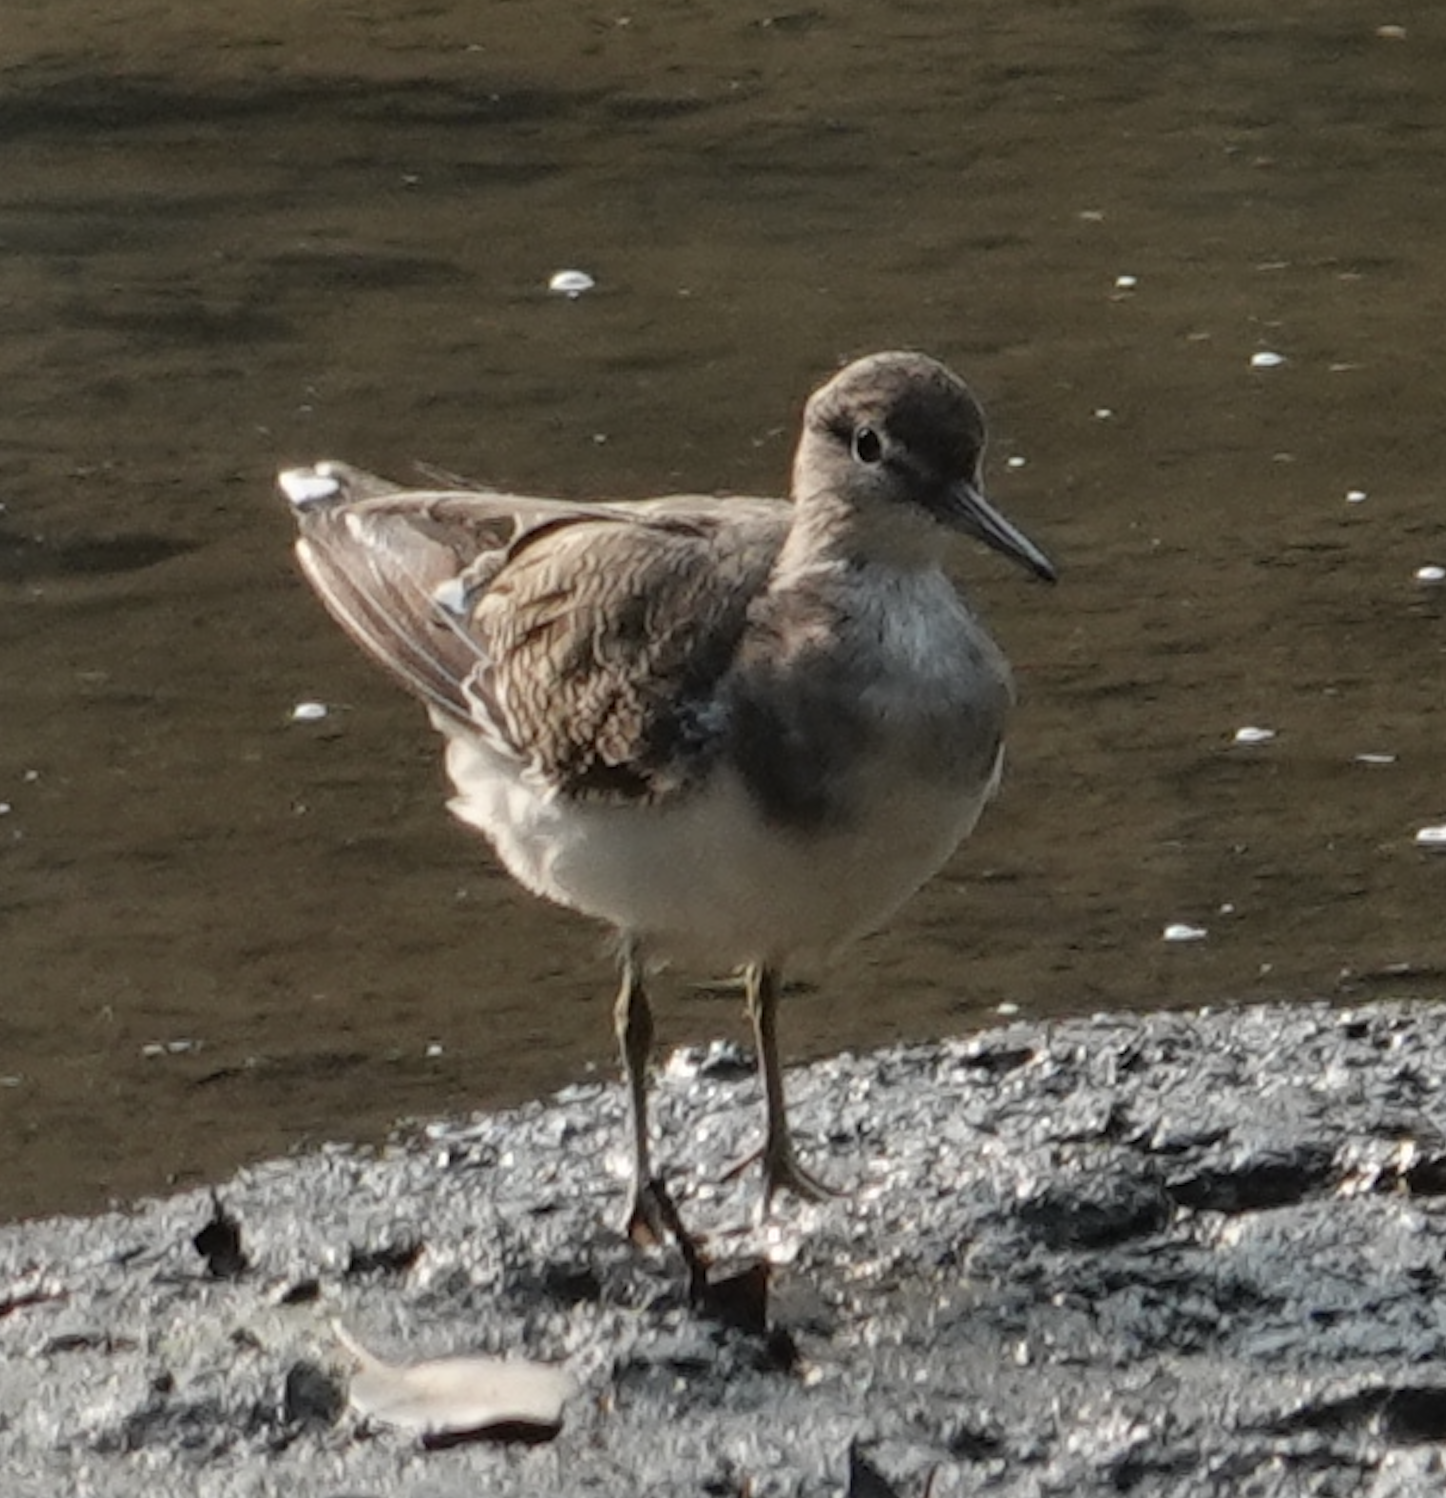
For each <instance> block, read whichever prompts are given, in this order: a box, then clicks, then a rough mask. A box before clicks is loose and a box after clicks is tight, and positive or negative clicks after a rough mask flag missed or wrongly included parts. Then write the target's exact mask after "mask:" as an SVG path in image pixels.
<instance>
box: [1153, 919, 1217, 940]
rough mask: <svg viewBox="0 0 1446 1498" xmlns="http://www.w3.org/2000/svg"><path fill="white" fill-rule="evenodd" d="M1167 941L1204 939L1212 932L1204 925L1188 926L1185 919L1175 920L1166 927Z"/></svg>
mask: <svg viewBox="0 0 1446 1498" xmlns="http://www.w3.org/2000/svg"><path fill="white" fill-rule="evenodd" d="M1163 935H1164V938H1165V940H1166V941H1204V940H1205V938H1206V937H1207V936H1209V935H1210V933H1209V932H1208V931H1207V930H1206V929H1205V928H1204V927H1203V926H1187V925H1186V924H1185V923H1184V922H1183V921H1174V922H1172V923H1171V924H1170V925H1168V926H1166V927H1165V930H1164V933H1163Z"/></svg>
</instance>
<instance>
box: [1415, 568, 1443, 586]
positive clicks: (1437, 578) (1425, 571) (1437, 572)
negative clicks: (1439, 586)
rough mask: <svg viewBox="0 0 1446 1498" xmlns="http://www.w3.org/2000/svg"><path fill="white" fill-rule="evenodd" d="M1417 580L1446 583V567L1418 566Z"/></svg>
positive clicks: (1419, 581)
mask: <svg viewBox="0 0 1446 1498" xmlns="http://www.w3.org/2000/svg"><path fill="white" fill-rule="evenodd" d="M1416 581H1417V582H1418V583H1446V567H1418V568H1417V569H1416Z"/></svg>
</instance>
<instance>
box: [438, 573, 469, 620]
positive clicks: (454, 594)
mask: <svg viewBox="0 0 1446 1498" xmlns="http://www.w3.org/2000/svg"><path fill="white" fill-rule="evenodd" d="M432 600H433V602H435V603H436V605H437V607H438V608H439V609H442V610H444V611H445V612H446V613H448V614H451V616H452V617H453V618H454V619H465V618H466V617H467V614H468V612H469V610H470V609H471V607H472V599H471V595H470V594H469V592H468V589H467V584H466V583H464V582H463V581H462V579H461V578H460V577H449V578H448V579H447V581H446V582H444V583H438V584H437V586H436V587H435V588H433V589H432Z"/></svg>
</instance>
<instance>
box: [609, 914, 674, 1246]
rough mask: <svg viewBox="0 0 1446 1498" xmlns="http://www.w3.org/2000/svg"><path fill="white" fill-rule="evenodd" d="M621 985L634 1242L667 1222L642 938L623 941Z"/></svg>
mask: <svg viewBox="0 0 1446 1498" xmlns="http://www.w3.org/2000/svg"><path fill="white" fill-rule="evenodd" d="M622 969H623V976H622V985H621V987H620V988H619V989H618V997H617V1003H616V1004H615V1005H614V1006H613V1023H614V1026H615V1028H616V1030H617V1037H618V1050H619V1051H620V1052H621V1053H622V1058H623V1073H624V1075H625V1076H626V1077H627V1081H628V1112H629V1116H630V1118H631V1121H632V1129H633V1182H632V1187H631V1190H630V1191H629V1193H628V1196H629V1200H628V1215H627V1219H626V1221H625V1222H624V1224H623V1231H624V1232H625V1233H626V1234H627V1235H628V1237H629V1238H631V1239H632V1240H633V1241H634V1242H635V1243H649V1242H651V1243H662V1242H663V1241H664V1239H665V1238H666V1236H667V1224H666V1221H665V1218H664V1214H663V1212H662V1210H661V1209H660V1207H659V1204H658V1193H657V1188H656V1186H655V1183H654V1180H653V1166H652V1151H651V1147H650V1145H649V1143H648V1058H649V1055H650V1054H651V1052H652V1049H653V1011H652V1008H651V1006H650V1005H649V1004H648V994H647V990H646V989H645V988H644V986H643V963H642V958H641V956H640V954H639V952H638V947H637V943H636V942H634V941H633V940H631V939H630V938H624V941H623V959H622Z"/></svg>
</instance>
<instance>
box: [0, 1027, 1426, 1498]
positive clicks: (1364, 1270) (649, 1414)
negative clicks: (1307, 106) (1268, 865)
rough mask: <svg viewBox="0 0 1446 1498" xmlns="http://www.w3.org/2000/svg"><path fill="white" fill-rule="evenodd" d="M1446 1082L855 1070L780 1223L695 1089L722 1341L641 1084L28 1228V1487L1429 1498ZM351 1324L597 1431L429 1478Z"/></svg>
mask: <svg viewBox="0 0 1446 1498" xmlns="http://www.w3.org/2000/svg"><path fill="white" fill-rule="evenodd" d="M1443 1076H1446V1008H1441V1007H1435V1006H1428V1005H1380V1006H1370V1007H1361V1008H1356V1009H1351V1010H1341V1009H1334V1008H1331V1007H1328V1006H1326V1005H1318V1004H1309V1005H1301V1006H1291V1007H1286V1006H1271V1007H1258V1008H1249V1009H1240V1010H1221V1011H1213V1012H1203V1013H1192V1014H1177V1013H1164V1014H1152V1015H1142V1016H1131V1015H1109V1016H1097V1017H1095V1018H1092V1019H1084V1020H1076V1021H1067V1022H1063V1023H1056V1024H1047V1025H1046V1024H1026V1023H1019V1024H1011V1025H1009V1026H1007V1027H1005V1028H1002V1029H999V1030H995V1031H991V1032H989V1033H986V1034H982V1035H978V1036H975V1037H972V1038H969V1039H967V1040H960V1041H951V1042H946V1043H944V1044H941V1045H929V1046H910V1047H902V1048H895V1049H891V1050H886V1051H883V1052H879V1053H877V1054H874V1055H871V1056H867V1057H850V1056H842V1057H838V1058H835V1059H833V1060H830V1061H828V1062H824V1063H820V1064H817V1065H815V1066H812V1067H808V1068H804V1069H798V1070H795V1071H792V1072H791V1073H790V1074H789V1090H790V1099H791V1103H792V1108H793V1114H794V1118H795V1123H796V1131H797V1135H798V1138H799V1142H800V1145H801V1147H802V1149H803V1150H804V1151H805V1152H806V1156H807V1158H808V1159H809V1161H810V1162H811V1163H812V1164H814V1165H816V1166H818V1167H819V1169H820V1170H821V1172H822V1173H823V1174H824V1175H825V1176H826V1177H827V1178H828V1179H829V1180H830V1181H833V1182H835V1183H837V1184H839V1185H841V1186H843V1185H848V1186H849V1187H850V1188H851V1189H850V1194H848V1195H846V1196H841V1197H840V1198H839V1199H837V1200H836V1201H831V1202H827V1203H824V1204H822V1205H818V1206H798V1205H795V1204H792V1203H788V1202H785V1203H783V1204H782V1205H781V1207H780V1209H779V1210H778V1211H777V1212H776V1214H775V1216H774V1218H773V1219H772V1220H771V1221H770V1222H768V1223H767V1224H764V1225H762V1226H758V1225H755V1224H754V1223H752V1222H751V1220H750V1218H749V1213H750V1209H751V1206H752V1202H753V1198H754V1195H755V1193H756V1190H757V1182H756V1180H755V1179H753V1178H751V1177H750V1176H747V1175H745V1177H744V1178H743V1179H742V1180H740V1181H734V1182H729V1183H727V1184H726V1185H722V1184H715V1183H718V1182H720V1180H721V1177H722V1175H723V1173H724V1171H725V1170H726V1168H727V1166H728V1165H729V1164H731V1163H732V1162H733V1161H734V1160H736V1159H738V1158H740V1157H741V1156H742V1155H744V1154H746V1153H747V1150H748V1148H749V1146H750V1144H751V1143H752V1142H753V1141H754V1134H755V1130H756V1127H757V1123H758V1118H759V1108H758V1099H757V1084H756V1082H755V1079H754V1078H753V1076H752V1074H751V1072H749V1071H747V1070H746V1069H744V1068H742V1067H740V1066H739V1065H738V1064H737V1058H736V1057H734V1056H732V1055H731V1054H730V1053H727V1052H715V1053H708V1054H706V1055H702V1056H699V1055H693V1054H689V1055H684V1056H682V1057H679V1058H675V1060H674V1062H673V1063H670V1065H669V1066H668V1067H667V1068H666V1069H665V1070H664V1073H663V1075H662V1076H661V1078H660V1080H659V1084H658V1088H657V1094H656V1096H657V1102H656V1108H657V1119H658V1124H659V1136H660V1149H659V1157H660V1159H661V1160H662V1161H663V1162H665V1163H666V1165H667V1167H668V1169H669V1171H670V1176H669V1179H670V1183H671V1186H672V1190H673V1194H674V1196H675V1197H676V1199H677V1202H678V1205H679V1208H680V1210H681V1212H682V1214H683V1216H684V1218H685V1220H686V1221H687V1222H688V1223H689V1225H690V1227H692V1228H693V1229H694V1230H695V1231H698V1232H699V1233H701V1234H702V1235H703V1238H704V1240H705V1242H706V1247H707V1250H708V1252H709V1255H710V1257H711V1258H712V1260H713V1261H714V1262H713V1264H712V1266H711V1268H710V1270H709V1277H710V1281H711V1283H712V1285H713V1286H714V1287H715V1288H717V1289H718V1293H717V1294H716V1295H715V1296H713V1298H712V1299H711V1300H709V1301H708V1303H706V1304H701V1305H700V1304H699V1303H698V1298H697V1296H696V1295H694V1296H692V1297H690V1294H689V1283H688V1276H687V1274H686V1273H685V1266H684V1264H683V1263H682V1260H681V1258H680V1256H679V1255H678V1253H677V1251H676V1250H667V1251H663V1250H652V1251H641V1250H638V1249H635V1248H633V1247H632V1246H631V1245H629V1244H627V1243H625V1242H624V1241H623V1239H622V1238H621V1236H620V1235H619V1234H618V1233H617V1232H616V1231H615V1228H614V1226H613V1224H614V1222H615V1219H616V1218H617V1216H618V1213H619V1212H620V1210H621V1203H622V1183H621V1177H620V1171H621V1169H622V1168H623V1167H624V1166H625V1163H626V1162H625V1156H624V1152H623V1117H622V1096H621V1090H620V1089H619V1088H618V1087H615V1086H603V1085H593V1086H587V1087H579V1088H573V1089H569V1090H568V1091H567V1092H565V1093H563V1094H560V1095H559V1096H558V1097H556V1098H554V1099H552V1100H549V1101H548V1102H546V1103H538V1104H532V1105H528V1106H526V1107H523V1108H520V1109H517V1110H513V1111H511V1112H508V1113H502V1114H496V1115H479V1116H476V1117H473V1118H471V1119H468V1120H463V1121H457V1122H449V1123H439V1124H434V1125H428V1126H426V1127H421V1128H418V1129H416V1130H414V1131H411V1132H409V1133H408V1134H406V1135H405V1136H400V1137H399V1138H398V1139H397V1140H396V1141H395V1142H394V1143H393V1144H392V1145H391V1146H389V1147H388V1148H387V1149H385V1150H382V1151H372V1150H360V1149H353V1148H349V1147H341V1146H338V1147H333V1148H330V1149H327V1150H324V1151H321V1152H318V1153H315V1154H309V1155H305V1156H299V1157H296V1158H292V1159H286V1160H278V1161H272V1162H268V1163H266V1164H264V1165H261V1166H257V1167H255V1168H251V1169H248V1170H244V1171H242V1172H240V1173H239V1174H238V1175H237V1176H236V1177H235V1178H234V1179H233V1180H231V1181H229V1182H227V1183H226V1184H225V1185H224V1186H222V1187H221V1188H219V1190H218V1192H217V1193H216V1196H215V1199H214V1201H213V1198H212V1195H211V1193H208V1192H191V1193H188V1194H185V1195H182V1196H177V1197H174V1198H170V1199H167V1200H164V1201H151V1202H144V1203H141V1204H139V1205H137V1206H136V1207H135V1208H134V1210H132V1211H128V1212H124V1213H113V1214H109V1215H106V1216H102V1217H97V1218H90V1219H56V1220H50V1221H40V1222H31V1223H21V1224H14V1225H11V1226H7V1227H5V1228H3V1229H0V1464H3V1469H4V1471H5V1473H6V1483H5V1491H6V1492H7V1493H8V1494H13V1495H24V1494H30V1493H35V1494H41V1493H46V1494H53V1493H56V1492H66V1493H69V1494H96V1495H120V1494H135V1493H137V1492H142V1491H144V1492H151V1493H183V1492H184V1493H187V1494H196V1495H200V1498H211V1495H217V1498H219V1495H228V1498H230V1495H257V1494H269V1493H283V1492H284V1493H307V1494H325V1495H334V1498H343V1495H345V1498H361V1495H378V1498H380V1495H392V1494H402V1493H405V1494H427V1495H438V1498H447V1495H454V1494H455V1495H459V1498H460V1495H462V1494H468V1495H475V1494H478V1493H481V1492H486V1493H488V1494H498V1495H502V1494H508V1495H510V1494H518V1495H521V1494H529V1495H531V1494H536V1495H543V1494H546V1495H548V1498H556V1495H559V1494H570V1493H584V1492H585V1493H598V1494H609V1493H616V1494H619V1495H624V1494H628V1495H636V1494H639V1493H658V1494H665V1493H666V1494H681V1493H702V1494H719V1495H735V1494H736V1495H744V1494H747V1495H751V1498H765V1495H780V1498H781V1495H800V1498H803V1495H810V1498H811V1495H822V1494H841V1493H851V1494H855V1495H859V1498H862V1495H866V1494H870V1495H875V1498H877V1495H880V1494H888V1493H896V1494H898V1495H901V1498H913V1495H918V1494H924V1493H926V1492H927V1493H929V1494H931V1495H932V1498H947V1495H953V1494H963V1493H975V1492H989V1493H991V1494H1005V1495H1015V1494H1018V1495H1024V1494H1031V1495H1034V1494H1046V1493H1060V1494H1066V1493H1067V1494H1071V1495H1088V1494H1096V1493H1098V1494H1105V1493H1112V1494H1113V1493H1121V1492H1128V1493H1132V1494H1141V1495H1147V1494H1167V1493H1168V1494H1171V1495H1187V1494H1201V1495H1204V1494H1220V1493H1227V1492H1228V1493H1232V1494H1233V1493H1250V1494H1262V1495H1264V1494H1277V1493H1279V1494H1292V1495H1294V1494H1301V1493H1313V1494H1314V1493H1319V1494H1336V1493H1339V1494H1347V1493H1350V1494H1380V1495H1384V1494H1392V1495H1403V1494H1411V1493H1418V1492H1419V1493H1422V1494H1425V1493H1436V1492H1439V1491H1440V1487H1441V1483H1442V1480H1443V1473H1446V1463H1443V1460H1442V1452H1443V1447H1442V1445H1441V1444H1440V1443H1441V1442H1443V1441H1446V1362H1443V1360H1446V1303H1443V1296H1442V1284H1443V1276H1446V1255H1443V1244H1446V1206H1443V1194H1446V1139H1443V1137H1442V1133H1441V1126H1442V1117H1441V1096H1440V1082H1439V1079H1440V1078H1442V1077H1443ZM217 1204H219V1206H218V1205H217ZM208 1224H209V1236H203V1237H202V1244H201V1248H199V1249H198V1247H197V1243H196V1241H195V1240H196V1238H197V1236H198V1234H201V1233H203V1230H207V1228H208ZM218 1235H219V1236H218ZM228 1247H229V1249H230V1251H231V1252H230V1255H229V1257H228V1255H227V1254H226V1253H224V1252H221V1253H218V1252H217V1250H218V1249H226V1248H228ZM203 1250H204V1251H203ZM760 1261H766V1262H767V1264H768V1266H769V1268H768V1271H767V1275H766V1279H767V1290H766V1294H765V1292H764V1288H763V1282H764V1278H765V1276H764V1274H763V1272H762V1271H760V1270H758V1269H757V1267H756V1266H757V1265H758V1263H759V1262H760ZM750 1266H752V1269H751V1272H749V1269H750ZM738 1268H741V1269H743V1270H744V1271H745V1272H744V1273H743V1274H742V1275H741V1277H737V1278H735V1277H733V1271H734V1270H735V1269H738ZM740 1287H741V1289H740ZM696 1288H697V1287H696V1285H695V1286H694V1289H695V1290H696ZM739 1295H741V1296H742V1299H741V1300H740V1299H739ZM334 1322H340V1323H341V1324H342V1325H343V1326H344V1327H345V1328H347V1329H348V1330H349V1331H350V1332H351V1333H352V1334H353V1335H354V1336H356V1337H357V1338H358V1340H359V1341H361V1342H362V1343H364V1344H366V1346H368V1347H370V1348H371V1349H372V1350H373V1351H375V1352H378V1353H380V1354H381V1355H383V1356H385V1357H387V1358H389V1359H395V1360H397V1361H399V1362H407V1361H412V1360H418V1359H431V1358H438V1357H442V1356H445V1355H450V1354H463V1353H465V1354H477V1353H483V1354H491V1355H494V1356H507V1357H521V1358H527V1359H533V1360H538V1361H542V1362H546V1363H556V1364H559V1365H561V1366H562V1367H563V1368H565V1369H566V1371H567V1373H568V1374H570V1375H571V1378H572V1379H573V1381H574V1382H575V1385H576V1390H577V1392H576V1393H575V1394H574V1395H573V1396H572V1398H571V1399H570V1400H569V1402H568V1403H567V1405H566V1407H565V1411H564V1415H563V1418H562V1421H561V1426H560V1429H557V1430H556V1431H553V1430H546V1431H542V1432H538V1431H535V1430H534V1431H530V1432H529V1431H522V1430H518V1429H515V1428H513V1429H504V1430H502V1431H493V1432H492V1433H491V1435H492V1437H493V1438H490V1439H478V1440H468V1441H464V1442H458V1443H453V1442H435V1441H434V1442H428V1441H425V1440H423V1439H422V1438H421V1437H419V1436H418V1435H417V1434H416V1433H415V1432H411V1433H409V1432H407V1431H404V1430H398V1429H396V1428H393V1427H390V1426H386V1425H382V1424H379V1423H377V1422H376V1421H369V1420H367V1419H366V1418H364V1417H362V1416H359V1415H358V1414H357V1413H356V1412H355V1411H354V1410H351V1409H348V1408H347V1405H346V1394H347V1379H346V1370H347V1367H348V1363H349V1358H348V1356H347V1354H346V1353H345V1352H344V1351H343V1349H342V1346H341V1344H340V1343H339V1342H338V1341H337V1338H336V1334H335V1332H334V1330H333V1323H334ZM499 1436H500V1437H505V1439H497V1438H496V1437H499ZM522 1436H526V1437H528V1438H527V1439H521V1438H520V1437H522ZM439 1445H440V1446H444V1447H445V1449H434V1448H435V1447H437V1446H439Z"/></svg>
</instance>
